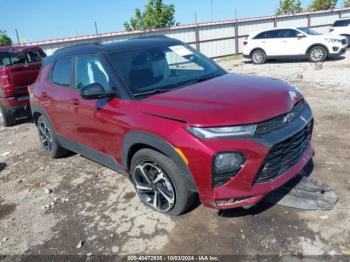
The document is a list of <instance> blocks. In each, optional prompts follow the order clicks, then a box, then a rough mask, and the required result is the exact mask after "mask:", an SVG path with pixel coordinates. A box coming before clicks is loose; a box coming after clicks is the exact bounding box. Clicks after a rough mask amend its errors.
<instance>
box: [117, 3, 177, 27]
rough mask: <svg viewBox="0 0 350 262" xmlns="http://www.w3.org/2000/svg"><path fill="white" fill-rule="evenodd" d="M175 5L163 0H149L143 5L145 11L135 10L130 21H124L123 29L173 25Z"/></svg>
mask: <svg viewBox="0 0 350 262" xmlns="http://www.w3.org/2000/svg"><path fill="white" fill-rule="evenodd" d="M174 14H175V6H174V5H173V4H170V5H166V4H164V3H163V0H149V2H148V3H147V4H146V5H145V11H144V12H141V10H140V9H138V8H137V9H136V10H135V16H134V17H133V18H130V22H125V23H124V27H125V30H127V31H131V30H145V29H154V28H162V27H170V26H172V25H175V18H174Z"/></svg>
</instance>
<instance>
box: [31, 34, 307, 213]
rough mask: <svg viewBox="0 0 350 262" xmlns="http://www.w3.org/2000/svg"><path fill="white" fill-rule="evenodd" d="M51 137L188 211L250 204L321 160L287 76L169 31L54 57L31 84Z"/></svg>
mask: <svg viewBox="0 0 350 262" xmlns="http://www.w3.org/2000/svg"><path fill="white" fill-rule="evenodd" d="M30 95H31V109H32V113H33V117H34V119H35V122H36V125H37V127H38V130H39V136H40V140H41V143H42V145H43V147H44V148H45V149H46V151H47V152H48V153H49V154H50V155H51V156H52V157H59V156H62V155H63V154H65V153H66V150H67V149H68V150H71V151H74V152H77V153H79V154H81V155H83V156H85V157H87V158H89V159H92V160H93V161H96V162H98V163H101V164H102V165H104V166H106V167H109V168H111V169H113V170H115V171H117V172H119V173H121V174H124V175H125V176H128V177H130V178H131V181H132V182H133V184H134V185H135V188H136V191H137V193H138V195H139V196H140V198H141V200H142V201H143V202H144V203H145V204H146V205H149V206H151V207H153V208H154V209H155V210H157V211H160V212H164V213H169V214H172V215H178V214H181V213H183V212H185V211H186V210H187V209H188V207H189V206H191V203H192V201H193V200H194V199H195V197H196V195H197V194H198V195H199V197H200V200H201V202H202V203H203V205H205V206H207V207H212V208H219V209H227V208H235V207H250V206H252V205H254V204H256V203H257V202H259V201H260V200H261V199H262V198H263V197H264V196H265V195H266V194H267V193H269V192H271V191H273V190H275V189H276V188H278V187H280V186H282V185H283V184H285V183H286V182H287V181H288V180H290V179H291V178H293V177H294V176H296V175H297V174H298V173H299V172H301V171H302V169H303V168H304V166H305V165H306V164H307V163H308V161H310V160H311V158H312V155H313V148H312V146H311V133H312V126H313V117H312V113H311V110H310V107H309V105H308V104H307V102H306V101H305V100H304V99H303V96H302V95H301V93H300V92H299V91H298V90H297V89H296V88H295V87H293V86H290V85H289V84H287V83H286V82H283V81H280V80H276V79H267V78H261V77H251V76H245V75H239V74H229V73H227V72H226V71H225V70H223V69H222V68H220V67H219V66H218V65H216V64H215V63H214V62H213V61H212V60H210V59H208V58H206V57H204V56H203V55H202V54H200V53H199V52H197V51H195V50H194V49H193V48H191V47H189V46H187V45H185V44H184V43H182V42H181V41H178V40H174V39H170V38H167V37H150V38H138V39H131V40H126V41H122V42H118V43H114V44H108V45H101V44H86V45H80V46H73V47H69V48H65V49H61V50H59V51H57V52H56V53H55V54H54V55H52V56H50V57H47V58H46V59H45V60H44V62H43V66H42V70H41V73H40V76H39V80H38V81H37V82H36V83H34V84H33V85H32V86H31V88H30Z"/></svg>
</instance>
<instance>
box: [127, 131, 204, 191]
mask: <svg viewBox="0 0 350 262" xmlns="http://www.w3.org/2000/svg"><path fill="white" fill-rule="evenodd" d="M144 148H149V149H153V150H155V151H158V152H160V153H162V154H164V155H166V156H167V157H169V158H170V159H172V160H173V161H174V162H175V164H176V165H177V166H178V167H179V168H180V169H181V171H182V173H183V174H184V178H185V180H186V182H187V183H188V185H189V189H190V190H191V191H193V192H198V189H197V185H196V183H195V181H194V178H193V176H192V174H191V171H190V170H189V168H188V166H187V164H186V163H185V162H184V160H183V159H182V158H181V156H180V155H179V154H178V153H177V151H176V150H175V148H174V147H173V146H172V145H171V144H169V143H168V142H167V141H165V140H163V139H162V138H160V137H158V136H155V135H152V134H149V133H146V132H143V131H130V132H129V133H127V134H126V136H125V138H124V142H123V149H122V156H121V160H122V167H123V169H125V170H130V164H131V159H132V157H133V156H134V155H135V153H136V152H138V151H139V150H141V149H144Z"/></svg>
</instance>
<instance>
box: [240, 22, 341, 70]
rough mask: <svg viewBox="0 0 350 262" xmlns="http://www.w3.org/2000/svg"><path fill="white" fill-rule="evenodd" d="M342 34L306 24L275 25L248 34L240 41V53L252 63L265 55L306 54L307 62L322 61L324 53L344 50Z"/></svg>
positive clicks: (331, 55) (282, 56) (294, 55)
mask: <svg viewBox="0 0 350 262" xmlns="http://www.w3.org/2000/svg"><path fill="white" fill-rule="evenodd" d="M346 45H347V41H346V39H345V37H342V36H338V35H331V36H330V35H322V34H320V33H318V32H316V31H313V30H311V29H309V28H307V27H299V28H275V29H271V30H265V31H259V32H256V33H253V34H251V35H249V37H248V38H247V40H246V41H244V43H243V56H244V57H245V58H250V59H251V60H252V62H253V63H254V64H263V63H265V61H266V60H267V59H269V58H273V59H276V58H291V57H297V58H301V57H307V58H308V59H309V61H310V62H323V61H324V60H326V59H327V57H333V56H339V55H341V54H344V53H345V51H346Z"/></svg>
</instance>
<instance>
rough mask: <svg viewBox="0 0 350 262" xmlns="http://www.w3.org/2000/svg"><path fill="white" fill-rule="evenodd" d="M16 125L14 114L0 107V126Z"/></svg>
mask: <svg viewBox="0 0 350 262" xmlns="http://www.w3.org/2000/svg"><path fill="white" fill-rule="evenodd" d="M14 124H16V117H15V115H14V113H12V112H11V111H9V110H7V109H6V108H4V107H3V106H1V105H0V126H4V127H9V126H13V125H14Z"/></svg>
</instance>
